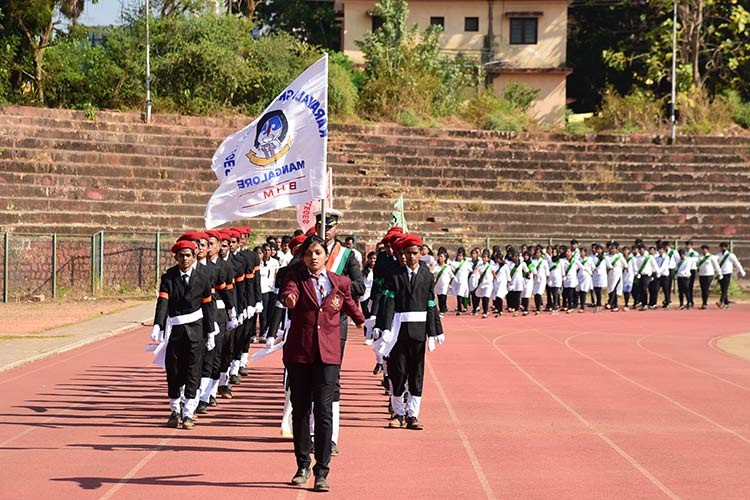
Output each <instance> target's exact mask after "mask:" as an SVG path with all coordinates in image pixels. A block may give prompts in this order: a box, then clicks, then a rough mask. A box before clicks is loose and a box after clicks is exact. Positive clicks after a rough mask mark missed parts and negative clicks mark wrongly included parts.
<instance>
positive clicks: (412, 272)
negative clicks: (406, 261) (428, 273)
mask: <svg viewBox="0 0 750 500" xmlns="http://www.w3.org/2000/svg"><path fill="white" fill-rule="evenodd" d="M417 271H419V265H417V267H416V268H415V269H412V268H411V267H409V266H406V274H407V277H408V278H409V281H411V279H412V277H413V276H414V275H415V274H417Z"/></svg>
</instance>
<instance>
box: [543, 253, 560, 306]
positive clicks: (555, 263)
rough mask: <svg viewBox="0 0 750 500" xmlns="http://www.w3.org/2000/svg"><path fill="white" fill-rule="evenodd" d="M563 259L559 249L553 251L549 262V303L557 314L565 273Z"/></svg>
mask: <svg viewBox="0 0 750 500" xmlns="http://www.w3.org/2000/svg"><path fill="white" fill-rule="evenodd" d="M560 264H561V259H560V256H559V255H558V253H557V250H556V249H555V251H554V252H553V253H552V257H551V258H550V264H549V282H548V286H547V289H548V290H549V292H550V297H549V299H548V302H547V305H548V306H549V308H550V310H551V311H552V314H557V311H558V309H559V308H560V289H561V288H562V283H563V275H562V267H561V265H560Z"/></svg>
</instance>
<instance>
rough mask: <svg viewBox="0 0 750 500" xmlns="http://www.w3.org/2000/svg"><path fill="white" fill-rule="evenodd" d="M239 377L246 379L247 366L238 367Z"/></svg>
mask: <svg viewBox="0 0 750 500" xmlns="http://www.w3.org/2000/svg"><path fill="white" fill-rule="evenodd" d="M240 375H241V376H243V377H247V366H240Z"/></svg>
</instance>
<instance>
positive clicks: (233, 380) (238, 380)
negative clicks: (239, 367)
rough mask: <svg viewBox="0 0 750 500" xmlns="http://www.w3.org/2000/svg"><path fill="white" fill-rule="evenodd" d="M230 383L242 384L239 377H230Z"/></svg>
mask: <svg viewBox="0 0 750 500" xmlns="http://www.w3.org/2000/svg"><path fill="white" fill-rule="evenodd" d="M229 383H230V384H232V385H239V384H240V377H238V376H237V375H230V376H229Z"/></svg>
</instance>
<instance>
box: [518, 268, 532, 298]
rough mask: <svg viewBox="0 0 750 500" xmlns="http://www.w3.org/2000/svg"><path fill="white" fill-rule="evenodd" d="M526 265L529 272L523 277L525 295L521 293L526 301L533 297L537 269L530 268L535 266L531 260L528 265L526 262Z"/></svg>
mask: <svg viewBox="0 0 750 500" xmlns="http://www.w3.org/2000/svg"><path fill="white" fill-rule="evenodd" d="M524 265H525V266H526V269H527V270H526V272H524V275H523V293H521V297H522V298H524V299H529V298H531V295H532V294H533V293H534V271H535V269H534V268H533V267H531V268H529V267H530V266H533V263H532V261H531V260H529V262H528V263H526V261H524ZM532 269H534V270H532Z"/></svg>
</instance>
